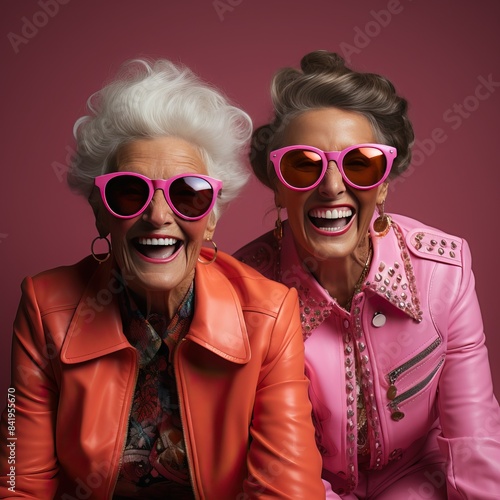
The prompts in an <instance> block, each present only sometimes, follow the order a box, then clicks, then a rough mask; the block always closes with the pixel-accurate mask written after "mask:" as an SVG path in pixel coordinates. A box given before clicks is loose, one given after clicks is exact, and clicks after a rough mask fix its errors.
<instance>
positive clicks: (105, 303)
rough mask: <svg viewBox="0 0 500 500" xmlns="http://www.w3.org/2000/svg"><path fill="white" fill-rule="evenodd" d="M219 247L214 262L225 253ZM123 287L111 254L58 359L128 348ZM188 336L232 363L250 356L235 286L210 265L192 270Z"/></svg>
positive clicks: (76, 359) (91, 282)
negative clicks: (192, 302)
mask: <svg viewBox="0 0 500 500" xmlns="http://www.w3.org/2000/svg"><path fill="white" fill-rule="evenodd" d="M221 254H222V252H219V255H218V257H217V260H218V261H224V260H225V257H224V254H222V255H221ZM125 286H126V276H125V277H122V276H121V275H120V273H119V272H118V271H117V269H116V267H115V263H114V262H113V260H112V259H109V260H108V261H106V262H104V263H102V264H100V265H98V267H97V269H96V270H95V272H94V274H93V275H92V276H91V278H90V280H89V282H88V284H87V286H86V288H85V290H84V292H83V294H82V297H81V299H80V302H79V304H78V306H77V308H76V310H75V314H74V316H73V319H72V321H71V323H70V325H69V328H68V332H67V335H66V338H65V340H64V343H63V346H62V350H61V360H62V361H63V362H64V363H67V364H73V363H80V362H83V361H88V360H90V359H95V358H98V357H101V356H105V355H106V354H109V353H112V352H115V351H118V350H121V349H127V348H130V349H131V348H132V347H131V345H130V344H129V342H128V340H127V338H126V337H125V335H124V334H123V330H122V324H121V316H120V310H119V304H118V294H119V293H121V292H122V291H123V289H124V287H125ZM186 338H189V339H190V340H192V341H194V342H196V343H197V344H199V345H201V346H203V347H205V348H206V349H208V350H210V351H212V352H214V353H215V354H217V355H219V356H221V357H223V358H225V359H227V360H229V361H232V362H234V363H240V364H243V363H246V362H248V361H249V359H250V342H249V339H248V333H247V329H246V325H245V321H244V317H243V312H242V309H241V305H240V302H239V300H238V297H237V296H236V293H235V291H234V288H233V286H232V284H231V282H230V281H229V279H227V278H226V277H225V276H224V274H223V273H222V272H221V270H220V264H217V261H216V262H215V263H214V264H210V265H203V264H198V265H197V267H196V273H195V313H194V318H193V321H192V323H191V327H190V330H189V333H188V334H187V335H186Z"/></svg>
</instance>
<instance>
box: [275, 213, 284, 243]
mask: <svg viewBox="0 0 500 500" xmlns="http://www.w3.org/2000/svg"><path fill="white" fill-rule="evenodd" d="M276 210H277V212H278V214H277V216H276V222H275V223H274V237H275V238H276V240H277V241H278V243H279V242H280V241H281V238H283V221H282V220H281V207H280V206H277V207H276Z"/></svg>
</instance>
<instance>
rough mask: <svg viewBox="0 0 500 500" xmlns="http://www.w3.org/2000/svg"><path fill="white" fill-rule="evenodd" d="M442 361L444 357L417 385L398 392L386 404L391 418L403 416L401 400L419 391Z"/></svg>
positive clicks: (396, 418) (398, 418)
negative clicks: (400, 406) (400, 407)
mask: <svg viewBox="0 0 500 500" xmlns="http://www.w3.org/2000/svg"><path fill="white" fill-rule="evenodd" d="M443 363H444V358H442V359H440V361H439V363H438V364H437V366H436V367H435V368H434V369H433V370H432V372H431V373H429V375H427V377H425V378H424V379H423V380H421V381H420V382H419V383H418V384H417V385H414V386H413V387H412V388H410V389H408V390H407V391H405V392H403V394H400V395H399V396H397V397H395V398H394V399H393V400H392V401H391V402H390V403H389V404H388V405H387V406H388V407H389V408H390V410H391V418H392V420H395V421H398V420H401V419H402V418H404V416H405V414H404V413H403V412H402V411H401V410H400V409H399V405H400V404H401V403H402V402H403V401H406V400H407V399H409V398H411V397H412V396H414V395H415V394H417V393H418V392H420V391H421V390H422V389H423V388H424V387H426V386H427V384H428V383H429V382H430V381H431V380H432V379H433V377H434V375H436V373H437V371H438V370H439V368H440V367H441V365H442V364H443Z"/></svg>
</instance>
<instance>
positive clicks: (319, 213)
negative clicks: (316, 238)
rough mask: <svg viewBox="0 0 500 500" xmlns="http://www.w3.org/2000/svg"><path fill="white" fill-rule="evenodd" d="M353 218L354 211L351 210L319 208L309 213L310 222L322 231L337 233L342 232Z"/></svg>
mask: <svg viewBox="0 0 500 500" xmlns="http://www.w3.org/2000/svg"><path fill="white" fill-rule="evenodd" d="M352 218H353V211H352V210H351V209H350V208H340V209H337V208H334V209H331V210H330V209H328V210H327V209H323V208H321V209H320V208H317V209H314V210H311V211H310V212H309V220H310V221H311V222H312V224H313V225H314V226H315V227H317V228H318V229H321V230H322V231H328V232H331V233H335V232H337V231H342V229H344V228H345V227H346V226H347V225H348V224H349V222H351V220H352Z"/></svg>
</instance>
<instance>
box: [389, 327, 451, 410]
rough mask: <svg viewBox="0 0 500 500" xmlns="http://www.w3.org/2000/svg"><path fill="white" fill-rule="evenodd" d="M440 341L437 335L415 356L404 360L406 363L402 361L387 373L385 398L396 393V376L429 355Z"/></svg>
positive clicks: (392, 398) (390, 397) (394, 395)
mask: <svg viewBox="0 0 500 500" xmlns="http://www.w3.org/2000/svg"><path fill="white" fill-rule="evenodd" d="M441 342H442V341H441V337H438V338H437V339H436V340H435V341H434V342H433V343H432V344H430V345H428V346H427V347H426V348H425V349H424V350H423V351H420V352H419V353H418V354H417V355H416V356H414V357H413V358H411V359H410V360H408V361H406V363H403V364H402V365H400V366H398V367H397V368H395V369H394V370H392V371H391V372H390V373H389V375H388V376H387V378H388V379H389V389H387V399H389V400H390V401H392V400H394V398H395V397H396V396H397V395H398V389H397V387H396V385H395V384H396V380H397V379H398V377H399V376H400V375H401V374H402V373H404V372H406V371H408V370H409V369H410V368H412V367H414V366H415V365H416V364H417V363H420V361H422V360H423V359H425V358H426V357H427V356H429V354H431V353H432V352H433V351H434V350H436V349H437V348H438V347H439V346H440V345H441Z"/></svg>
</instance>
